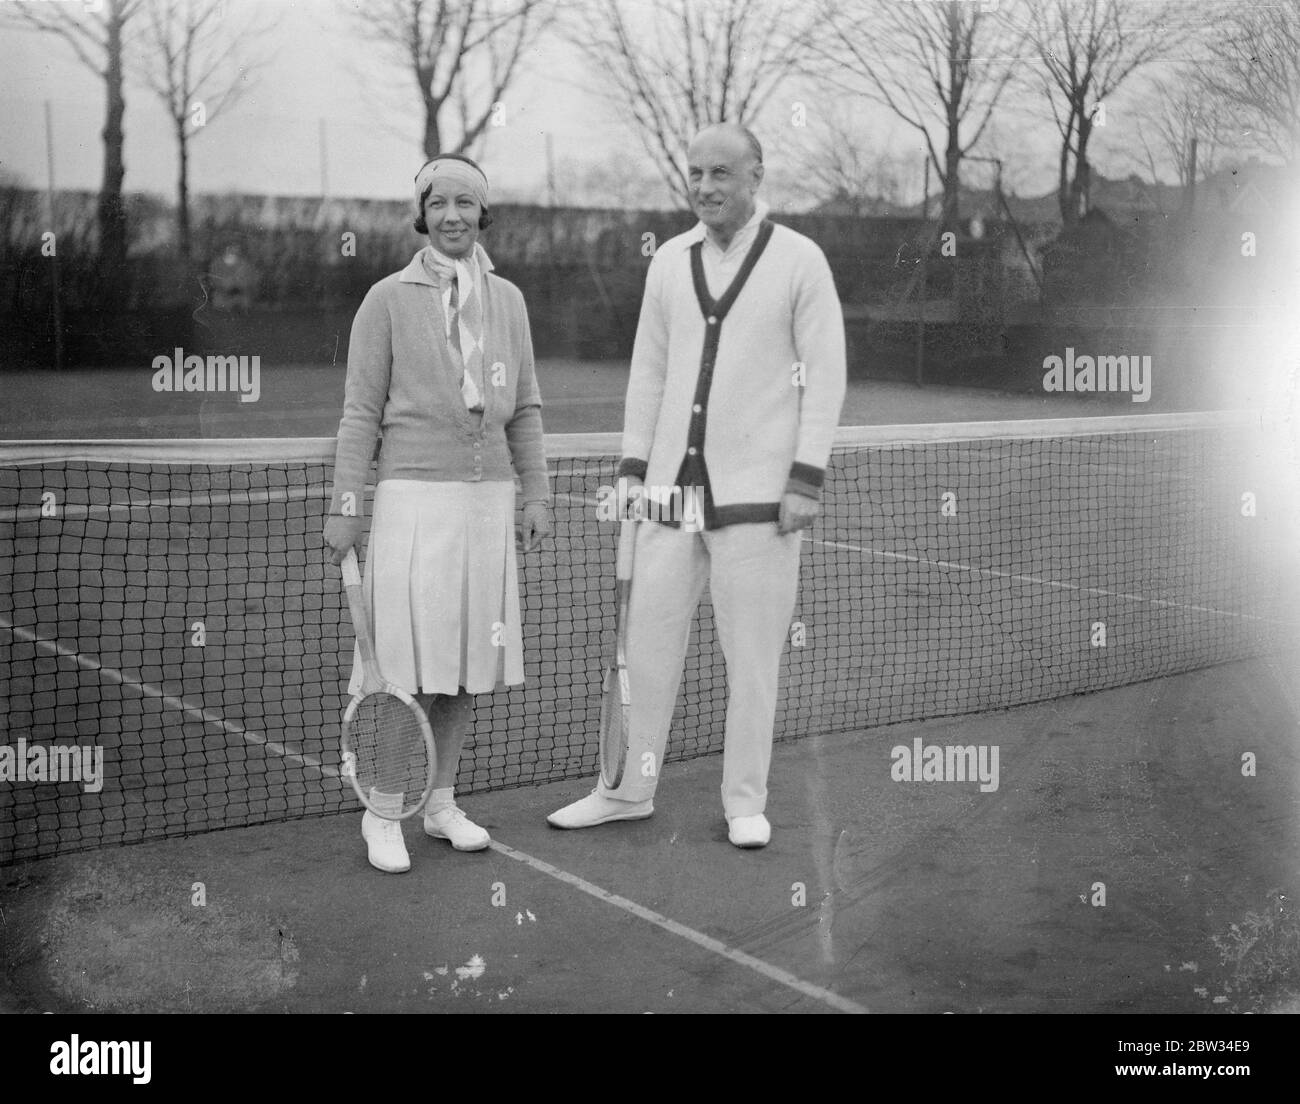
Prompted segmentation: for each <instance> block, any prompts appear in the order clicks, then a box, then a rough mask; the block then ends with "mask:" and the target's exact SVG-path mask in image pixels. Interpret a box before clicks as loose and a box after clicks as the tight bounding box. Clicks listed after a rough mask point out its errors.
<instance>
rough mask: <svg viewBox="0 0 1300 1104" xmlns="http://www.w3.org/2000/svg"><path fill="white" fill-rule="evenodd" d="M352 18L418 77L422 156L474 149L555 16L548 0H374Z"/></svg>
mask: <svg viewBox="0 0 1300 1104" xmlns="http://www.w3.org/2000/svg"><path fill="white" fill-rule="evenodd" d="M352 17H353V22H354V25H355V26H356V28H357V30H358V33H359V34H360V36H361V37H362V38H365V39H368V40H370V41H371V42H374V43H377V44H378V45H379V46H380V47H381V48H382V49H383V50H384V52H385V53H386V54H387V55H388V56H389V57H390V58H391V59H392V60H393V61H394V62H396V63H397V64H398V65H400V66H402V67H403V68H404V69H405V70H406V72H407V74H408V76H409V77H410V78H411V79H412V80H414V82H415V85H416V88H417V90H418V93H419V96H420V103H421V106H422V107H423V110H424V137H423V149H424V155H425V157H436V156H437V155H438V154H440V153H444V152H453V153H461V152H464V151H465V150H469V149H472V148H473V147H474V144H475V143H476V142H477V141H478V140H479V138H480V137H481V136H482V134H483V131H484V129H485V128H486V127H487V125H488V123H489V122H490V121H491V120H492V118H493V115H494V113H495V112H497V111H498V105H499V104H500V103H501V98H502V96H503V95H505V92H506V89H508V88H509V87H510V84H511V82H512V81H513V80H514V79H515V77H516V76H517V75H518V72H519V68H520V63H521V62H522V60H523V57H524V55H525V54H526V53H527V52H528V50H529V49H530V48H531V47H532V46H533V45H534V44H535V43H536V42H537V39H538V37H539V36H540V35H541V34H542V32H543V31H544V30H545V29H546V27H547V26H548V25H549V23H550V22H551V21H552V19H553V18H554V16H553V10H552V7H551V5H550V3H549V2H548V0H373V2H368V3H366V4H365V5H364V6H362V7H358V8H356V9H353V10H352ZM453 119H454V122H455V126H454V127H452V126H451V123H452V121H453ZM448 134H453V135H454V137H453V138H451V139H450V140H449V138H448Z"/></svg>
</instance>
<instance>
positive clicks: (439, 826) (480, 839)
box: [424, 805, 492, 851]
mask: <svg viewBox="0 0 1300 1104" xmlns="http://www.w3.org/2000/svg"><path fill="white" fill-rule="evenodd" d="M424 832H425V835H428V836H432V837H433V838H434V839H445V840H449V841H450V842H451V845H452V847H454V848H455V849H456V850H457V851H482V850H483V848H485V847H486V846H487V845H488V844H489V843H491V842H492V837H491V836H489V835H488V833H487V829H486V828H480V827H479V826H478V825H477V824H475V823H474V822H473V821H472V820H470V819H469V817H467V816H466V815H465V814H464V813H463V812H462V811H461V810H460V809H459V808H457V807H456V806H455V805H448V806H447V807H446V808H443V809H439V810H438V811H437V812H436V813H431V812H429V811H427V810H426V811H425V814H424Z"/></svg>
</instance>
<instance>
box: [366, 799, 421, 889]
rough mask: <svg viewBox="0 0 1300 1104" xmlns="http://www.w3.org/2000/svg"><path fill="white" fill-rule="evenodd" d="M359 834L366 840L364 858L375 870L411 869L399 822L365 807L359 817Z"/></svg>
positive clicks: (400, 871) (396, 872) (401, 871)
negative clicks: (362, 814)
mask: <svg viewBox="0 0 1300 1104" xmlns="http://www.w3.org/2000/svg"><path fill="white" fill-rule="evenodd" d="M361 836H362V838H363V839H364V840H365V841H366V858H368V859H369V860H370V865H371V866H373V867H374V868H375V869H376V870H382V871H383V872H384V873H385V874H403V873H405V872H406V871H408V870H410V869H411V856H410V855H408V854H407V853H406V840H405V839H403V838H402V825H401V823H400V822H398V821H396V820H385V819H384V818H383V817H381V816H375V814H374V813H372V812H371V811H370V810H369V809H367V810H366V815H365V816H363V817H362V818H361Z"/></svg>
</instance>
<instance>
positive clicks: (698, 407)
mask: <svg viewBox="0 0 1300 1104" xmlns="http://www.w3.org/2000/svg"><path fill="white" fill-rule="evenodd" d="M691 409H692V410H693V411H695V413H696V414H698V413H699V412H700V411H701V410H703V409H704V407H702V406H701V405H700V404H699V403H696V404H695V405H694V406H693V407H691Z"/></svg>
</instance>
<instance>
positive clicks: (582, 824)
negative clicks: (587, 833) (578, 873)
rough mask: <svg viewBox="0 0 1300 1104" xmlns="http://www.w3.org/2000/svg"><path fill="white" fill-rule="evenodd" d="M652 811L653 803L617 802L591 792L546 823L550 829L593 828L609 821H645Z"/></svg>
mask: <svg viewBox="0 0 1300 1104" xmlns="http://www.w3.org/2000/svg"><path fill="white" fill-rule="evenodd" d="M654 811H655V806H654V802H653V801H619V800H617V799H616V798H613V797H605V796H604V795H603V794H601V793H600V792H599V791H598V790H592V791H591V793H589V794H588V795H587V796H586V797H584V798H582V799H581V800H580V801H575V802H574V803H573V804H572V805H566V806H565V807H564V808H563V809H558V810H556V811H555V812H553V813H552V814H551V815H550V816H548V817H547V818H546V823H547V824H549V825H550V826H551V827H552V828H594V827H595V826H596V825H597V824H608V823H609V822H610V821H611V820H645V818H646V817H648V816H650V815H651V814H652V813H653V812H654Z"/></svg>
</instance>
